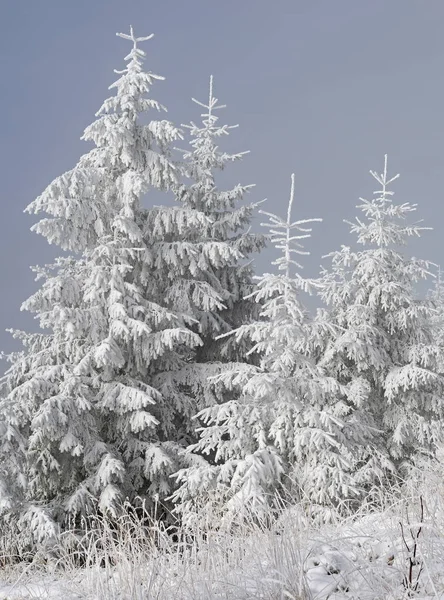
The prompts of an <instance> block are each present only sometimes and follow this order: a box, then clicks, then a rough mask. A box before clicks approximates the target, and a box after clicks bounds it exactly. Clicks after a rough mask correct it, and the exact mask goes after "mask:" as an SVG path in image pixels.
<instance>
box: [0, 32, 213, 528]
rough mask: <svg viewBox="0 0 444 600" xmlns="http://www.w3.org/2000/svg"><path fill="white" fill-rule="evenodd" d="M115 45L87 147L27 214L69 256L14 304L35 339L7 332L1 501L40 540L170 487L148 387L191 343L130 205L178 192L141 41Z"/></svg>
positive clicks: (168, 135) (140, 212)
mask: <svg viewBox="0 0 444 600" xmlns="http://www.w3.org/2000/svg"><path fill="white" fill-rule="evenodd" d="M118 35H120V37H123V38H125V39H128V40H130V41H131V42H132V49H131V51H130V53H129V54H128V55H127V56H126V59H125V60H126V62H127V66H126V68H125V69H124V70H123V71H119V72H117V73H118V75H119V78H118V80H117V81H116V82H115V83H114V84H113V85H112V86H111V88H112V89H114V90H115V91H116V94H115V95H114V96H112V97H110V98H108V99H107V100H105V102H104V103H103V105H102V107H101V109H100V110H99V112H98V113H97V120H96V121H94V123H93V124H92V125H90V126H89V127H87V128H86V130H85V133H84V136H83V139H85V140H87V141H92V142H93V143H94V148H93V149H92V150H91V151H90V152H88V153H87V154H85V155H84V156H82V157H81V159H80V160H79V163H78V164H77V165H76V166H75V167H74V169H73V170H71V171H68V172H67V173H65V174H63V175H62V176H60V177H58V178H57V179H55V180H54V181H53V182H52V183H51V184H50V185H49V186H48V188H47V189H46V190H45V191H44V192H43V194H42V195H41V196H39V197H38V198H37V199H36V200H35V201H34V202H33V203H32V204H31V205H30V206H29V207H28V209H27V210H28V212H32V213H40V212H44V213H46V214H47V215H49V216H48V217H47V218H44V219H42V220H41V221H39V222H38V223H37V224H36V225H35V226H34V227H33V229H34V230H35V231H37V232H38V233H40V234H42V235H43V236H44V237H46V238H47V240H48V241H49V242H50V243H53V244H57V245H58V246H60V247H61V248H62V249H64V250H67V251H68V252H71V253H73V255H72V256H71V257H69V258H62V259H59V260H57V261H56V263H55V264H54V265H51V266H48V267H45V268H43V269H36V272H37V276H38V278H39V279H43V284H42V286H41V288H40V289H39V290H38V291H37V292H36V293H35V294H34V295H33V296H32V297H31V298H29V299H28V300H27V301H26V302H25V303H24V305H23V308H24V309H26V310H29V311H31V312H33V313H35V314H36V317H37V318H38V319H39V321H40V324H41V327H42V328H43V330H44V332H43V333H40V334H33V335H29V334H26V333H22V332H15V335H16V336H17V337H20V338H21V340H22V342H23V344H24V346H25V351H24V352H23V353H22V354H19V355H15V356H13V357H11V360H12V366H11V367H10V369H9V371H8V372H7V374H6V376H5V377H4V379H3V381H2V410H1V412H2V419H3V420H2V423H1V426H0V427H1V429H2V434H3V435H2V439H1V442H0V444H1V447H0V451H1V456H2V457H6V459H2V461H1V465H2V468H1V473H0V475H1V485H0V502H1V506H2V508H3V509H17V508H18V509H19V511H20V515H21V519H22V521H23V522H31V529H32V530H33V532H34V533H35V535H36V536H37V537H45V536H46V537H47V536H48V535H49V533H51V531H53V533H55V532H56V529H55V525H54V523H55V522H62V523H63V522H64V521H65V520H66V519H67V518H68V517H69V516H72V515H74V516H75V515H82V514H87V513H88V512H89V511H90V510H92V509H93V508H96V507H97V506H98V508H99V509H100V510H101V511H102V512H104V513H105V512H107V513H110V514H116V512H117V510H118V507H119V505H120V503H121V502H122V500H124V499H125V498H126V497H129V498H130V499H133V498H134V497H135V496H136V495H137V494H139V493H143V494H144V495H148V496H150V497H152V496H153V495H154V494H155V493H162V491H163V490H164V488H165V487H166V488H167V489H169V487H168V482H169V477H168V476H169V472H167V473H165V468H166V465H167V466H168V464H169V461H170V459H169V456H168V452H167V449H165V447H164V446H165V444H166V445H168V444H167V442H168V440H165V439H164V436H163V435H162V430H161V429H160V430H159V425H160V423H159V417H158V415H157V414H156V403H158V402H159V400H160V397H161V396H160V393H159V391H158V390H157V389H156V388H155V387H154V386H153V384H152V380H153V376H154V374H155V373H157V372H158V371H159V370H162V371H164V370H166V369H168V368H170V366H171V365H176V364H177V362H180V361H181V360H182V354H183V353H184V351H185V349H187V348H193V347H195V346H198V345H199V344H201V343H202V342H201V340H200V337H199V335H198V333H196V332H195V331H192V330H191V329H190V327H189V324H190V322H191V321H192V319H191V317H190V316H189V315H187V314H184V313H181V312H180V311H172V310H170V309H169V308H168V307H167V306H165V302H164V299H163V297H162V294H161V291H162V290H161V287H160V285H159V281H158V278H156V272H155V271H156V258H157V257H156V255H155V254H154V252H155V251H156V248H155V244H154V240H153V237H152V236H151V232H149V231H147V228H146V222H147V214H146V213H147V211H146V209H144V208H143V207H142V203H141V198H142V196H143V195H144V194H145V193H147V192H148V193H149V192H150V191H151V190H152V189H153V188H155V189H169V188H171V186H172V185H173V184H175V183H176V182H177V170H176V168H175V166H174V164H173V163H172V160H171V157H170V150H169V148H170V145H171V143H172V142H174V141H176V140H177V139H179V138H180V137H181V134H180V132H179V130H178V129H177V128H176V127H174V126H173V125H172V123H170V122H169V121H167V120H160V121H159V120H150V121H148V123H146V124H144V122H146V120H145V121H144V122H142V119H141V116H142V115H144V114H145V113H147V112H148V113H149V112H150V111H151V110H153V109H154V110H155V111H156V112H157V111H161V110H163V107H162V106H161V105H160V104H158V102H157V101H155V100H153V99H151V98H150V97H149V96H148V93H149V90H150V88H151V84H152V83H153V82H154V80H156V79H161V78H160V77H158V76H157V75H154V74H153V73H150V72H145V71H144V70H143V61H144V58H145V53H144V52H143V51H142V50H141V49H140V48H139V45H138V44H139V43H140V42H141V41H143V40H144V38H136V37H135V35H134V33H133V30H132V29H131V32H130V35H123V34H118ZM146 39H148V38H146ZM45 330H48V331H49V332H48V333H46V331H45ZM5 460H6V462H5ZM36 515H38V518H37V517H36ZM36 519H37V520H36ZM42 523H43V525H45V526H43V525H42V526H40V525H41V524H42ZM51 528H53V529H51Z"/></svg>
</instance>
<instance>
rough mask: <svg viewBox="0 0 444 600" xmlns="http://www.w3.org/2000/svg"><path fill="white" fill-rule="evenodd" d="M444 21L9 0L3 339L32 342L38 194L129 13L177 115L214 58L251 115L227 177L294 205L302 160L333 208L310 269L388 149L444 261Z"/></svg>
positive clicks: (190, 5) (70, 160)
mask: <svg viewBox="0 0 444 600" xmlns="http://www.w3.org/2000/svg"><path fill="white" fill-rule="evenodd" d="M443 22H444V2H443V1H442V0H427V1H425V0H390V1H387V0H360V1H359V0H273V2H272V1H271V0H219V1H218V2H216V1H215V0H205V1H203V0H186V1H185V0H161V1H160V2H154V1H148V0H125V1H123V0H75V1H69V0H1V2H0V28H1V35H0V61H1V76H2V83H1V94H0V124H1V125H0V132H1V137H0V157H1V163H0V164H1V213H0V215H1V216H0V281H1V286H0V290H1V300H0V302H1V311H0V349H3V350H5V351H9V350H12V349H16V348H17V345H16V344H15V342H14V341H13V340H11V338H10V335H9V334H7V333H4V329H5V328H7V327H13V328H24V329H30V328H31V329H33V328H34V327H35V323H34V322H33V321H32V318H31V317H30V316H29V315H26V314H24V313H20V310H19V309H20V304H21V302H22V301H23V300H24V299H26V298H27V296H28V295H30V294H31V293H32V292H33V290H34V289H36V284H35V283H34V281H33V274H32V273H31V271H30V270H29V265H32V264H43V263H45V262H48V261H50V260H51V259H52V258H53V256H54V252H56V250H55V249H54V248H51V247H49V246H48V245H47V243H46V241H45V240H44V239H43V238H40V237H39V236H37V235H36V234H33V233H31V232H30V231H29V228H30V226H31V225H32V223H33V222H35V218H32V217H30V216H28V215H24V214H23V209H24V208H25V206H26V205H27V204H29V203H30V202H31V201H32V200H33V199H34V198H35V197H36V196H37V195H38V194H39V193H40V192H41V191H42V190H43V189H44V188H45V187H46V185H48V184H49V183H50V182H51V181H52V179H54V178H55V177H56V176H58V175H60V174H61V173H63V172H64V171H66V170H68V169H70V168H72V167H73V166H74V165H75V163H76V161H77V159H78V158H79V156H80V155H81V154H83V153H84V152H86V151H87V150H88V148H89V146H88V145H86V144H85V143H84V142H81V141H80V140H79V138H80V136H81V134H82V132H83V129H84V128H85V126H87V125H88V124H89V123H90V122H91V121H92V120H94V113H95V112H96V110H97V109H98V108H99V106H100V105H101V103H102V101H103V100H104V99H105V98H106V97H107V96H108V91H107V87H108V85H110V84H111V83H112V82H113V81H114V74H113V71H112V70H113V68H122V65H123V57H124V56H125V55H126V54H127V52H128V50H129V47H128V43H127V42H125V41H124V40H121V39H119V38H117V37H116V36H115V32H116V31H125V32H126V31H127V30H128V29H129V25H130V24H132V25H133V26H134V28H135V31H136V33H137V34H138V35H147V34H149V33H151V32H154V33H155V34H156V35H155V38H154V40H152V41H151V42H148V43H147V44H146V47H145V49H146V50H147V52H148V60H147V63H146V64H147V67H148V68H149V69H151V70H153V71H154V72H156V73H159V74H161V75H164V76H165V77H166V78H167V79H166V81H165V82H160V83H158V84H157V85H156V86H155V87H154V88H153V90H152V92H153V93H152V96H153V97H154V98H156V99H157V100H159V101H161V102H163V103H164V104H165V105H166V106H167V107H168V112H169V118H170V119H171V120H173V121H174V122H176V123H183V122H188V121H189V120H190V119H197V118H198V116H199V111H198V107H196V106H195V105H194V104H193V103H191V101H190V98H191V96H194V97H197V98H198V99H204V98H205V97H206V94H207V87H208V77H209V75H210V74H211V73H213V75H214V77H215V92H216V96H217V97H218V98H219V99H220V100H221V101H223V102H224V103H226V104H227V105H228V108H227V109H226V110H225V111H224V114H223V115H222V113H221V117H223V118H225V119H226V120H227V121H228V122H230V123H239V124H240V128H239V129H238V130H235V131H234V132H233V133H232V136H231V139H230V141H229V144H228V146H227V149H229V150H235V151H241V150H246V149H249V150H251V153H250V154H249V155H248V156H247V157H246V158H245V160H244V161H243V163H242V164H239V165H238V166H236V167H234V168H232V169H231V171H230V172H227V175H226V180H227V181H229V182H231V183H233V184H234V183H237V182H238V181H239V180H240V181H242V182H243V183H256V184H257V185H256V188H255V189H254V191H253V193H252V195H251V198H252V199H257V200H260V199H262V198H268V199H269V203H268V204H267V206H266V207H264V208H265V209H266V210H267V209H268V210H271V211H272V212H282V213H283V212H284V211H285V207H286V203H287V199H288V192H289V186H290V173H291V172H292V171H294V172H295V173H296V190H297V192H296V193H297V201H296V210H297V216H299V217H300V218H305V217H308V216H313V217H317V216H321V217H323V218H324V222H323V223H322V224H321V225H318V226H317V227H316V230H315V232H314V236H313V239H312V241H311V243H310V245H309V249H310V250H311V251H312V256H311V257H310V258H309V259H308V260H307V261H306V268H305V273H306V274H307V275H312V276H315V275H317V273H318V270H319V269H318V267H319V265H320V263H321V256H322V255H323V254H326V253H327V252H329V251H332V250H334V249H337V248H338V247H339V246H340V244H343V243H344V244H348V243H351V241H352V238H351V237H350V236H349V235H348V227H347V226H346V225H344V224H343V223H342V219H344V218H348V219H352V218H353V217H354V215H355V214H356V211H355V209H354V206H355V205H356V203H357V199H358V197H359V196H367V197H370V196H371V192H372V191H373V189H374V185H373V181H372V179H371V177H370V176H369V175H368V171H369V169H377V170H380V169H381V168H382V162H383V155H384V153H385V152H387V153H388V154H389V166H391V170H392V172H393V173H395V172H398V171H399V172H401V179H400V180H399V182H397V183H396V184H395V185H396V188H395V189H396V191H397V199H398V200H399V201H401V200H402V201H409V202H417V203H418V204H419V210H418V218H424V220H425V224H426V225H432V226H435V227H436V229H435V230H434V231H432V232H426V233H425V234H424V237H423V238H422V239H421V240H419V241H418V242H416V243H415V244H414V245H413V251H414V253H415V254H417V255H419V256H421V257H422V258H428V259H430V260H432V261H435V262H441V261H443V259H442V241H441V236H442V233H441V221H442V217H443V208H442V196H443V192H444V178H443V177H442V174H441V173H442V167H443V165H444V146H443V140H444V127H443V107H444V76H443V74H442V72H443V69H444V37H443V35H442V24H443ZM224 179H225V178H224ZM295 216H296V215H295ZM270 258H271V253H270V252H266V253H264V255H263V256H261V257H260V259H259V260H258V261H257V264H258V271H259V272H262V271H264V270H268V263H269V260H270ZM323 262H325V261H323ZM443 262H444V261H443ZM1 370H2V365H0V371H1Z"/></svg>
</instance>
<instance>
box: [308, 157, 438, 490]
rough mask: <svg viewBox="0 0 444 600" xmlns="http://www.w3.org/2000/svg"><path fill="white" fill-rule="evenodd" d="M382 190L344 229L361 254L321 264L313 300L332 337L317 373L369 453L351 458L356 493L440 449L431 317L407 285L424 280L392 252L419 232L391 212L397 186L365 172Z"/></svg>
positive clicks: (407, 207) (403, 213)
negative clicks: (337, 388) (369, 438)
mask: <svg viewBox="0 0 444 600" xmlns="http://www.w3.org/2000/svg"><path fill="white" fill-rule="evenodd" d="M371 174H372V176H373V177H374V178H375V179H376V181H377V182H378V183H379V184H380V186H381V189H380V190H378V191H376V192H375V193H374V195H375V198H373V199H372V200H365V199H361V204H360V205H359V206H358V208H359V209H360V210H361V211H362V212H363V215H364V217H360V218H357V219H356V222H354V223H350V225H351V231H352V233H354V234H356V236H357V242H358V244H361V245H363V246H364V249H363V250H360V251H356V252H354V251H352V250H351V249H350V248H349V247H346V246H342V248H341V250H339V251H337V252H333V253H332V254H330V255H329V256H330V258H331V260H332V267H331V270H324V272H323V273H322V277H321V280H320V284H321V286H320V295H321V297H322V298H323V300H324V301H325V303H326V304H327V305H328V307H329V311H330V318H331V322H332V324H334V325H335V326H336V327H338V328H340V331H341V334H340V335H334V336H330V337H329V338H328V339H327V340H326V346H325V351H324V353H323V356H322V358H321V360H320V365H322V367H323V368H324V369H325V370H326V371H327V373H328V374H329V376H330V377H333V378H335V379H336V380H337V381H338V383H339V384H340V385H341V386H344V387H345V388H346V393H345V395H344V397H343V402H344V406H345V407H347V408H346V409H345V414H347V412H348V413H349V417H348V420H349V422H350V427H351V429H350V431H349V433H348V435H352V434H353V432H354V431H355V429H356V427H358V426H359V427H364V428H366V429H367V430H368V431H369V432H370V431H372V432H373V438H374V440H373V444H372V445H371V446H370V447H369V452H368V453H367V454H366V453H365V452H364V453H363V454H362V455H361V456H358V457H357V458H358V459H359V461H358V464H357V469H358V470H357V472H356V476H357V481H358V482H360V484H361V486H362V487H363V488H364V489H365V488H368V487H369V486H370V485H371V484H372V483H378V481H379V482H380V481H381V480H382V479H383V478H384V477H385V476H386V475H389V476H392V475H394V474H395V475H401V476H402V475H404V474H405V471H404V469H403V467H406V466H408V464H409V463H411V460H412V459H414V458H415V456H418V455H419V454H420V453H431V454H433V453H434V450H435V447H436V444H437V443H438V442H439V441H440V440H442V436H443V418H444V379H443V377H442V375H441V373H440V368H439V365H440V360H441V357H442V350H443V348H442V347H440V345H438V344H437V343H436V342H435V341H434V338H433V335H432V331H431V327H432V323H433V320H432V319H433V315H434V310H433V306H432V304H431V303H430V301H428V300H421V299H419V298H418V297H417V294H416V292H415V284H416V282H418V281H419V280H421V279H424V278H426V277H427V275H428V274H429V263H427V262H426V261H423V260H418V259H416V258H409V257H407V256H406V255H405V254H403V253H401V251H400V249H401V248H400V247H401V246H402V245H404V244H406V243H407V240H408V238H409V237H411V236H419V235H420V233H421V230H422V229H424V228H423V227H420V226H419V225H418V223H414V224H412V225H409V224H407V223H406V221H405V220H406V218H407V217H408V216H409V215H410V213H411V212H413V211H415V210H416V205H411V204H409V203H407V202H406V203H403V204H395V203H394V202H393V199H392V196H393V192H392V191H389V189H388V188H389V185H390V184H391V183H392V182H393V181H395V180H396V179H397V178H398V175H396V176H395V177H392V178H389V177H388V175H387V156H386V157H385V162H384V171H383V173H382V174H378V173H376V172H373V171H371Z"/></svg>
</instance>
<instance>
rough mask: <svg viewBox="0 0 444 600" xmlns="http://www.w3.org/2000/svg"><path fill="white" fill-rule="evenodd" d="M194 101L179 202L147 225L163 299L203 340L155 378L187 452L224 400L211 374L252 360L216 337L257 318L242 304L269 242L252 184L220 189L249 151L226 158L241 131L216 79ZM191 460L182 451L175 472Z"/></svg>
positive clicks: (251, 306)
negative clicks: (257, 226) (195, 115)
mask: <svg viewBox="0 0 444 600" xmlns="http://www.w3.org/2000/svg"><path fill="white" fill-rule="evenodd" d="M193 101H194V102H195V103H196V104H197V105H198V106H200V107H201V109H203V113H202V115H201V116H202V123H200V124H195V123H193V122H192V123H191V125H188V126H187V125H183V127H185V128H187V129H188V131H189V134H190V149H189V150H184V151H183V161H182V163H181V167H182V173H183V181H181V182H179V183H177V184H175V185H174V186H173V190H174V194H175V199H176V205H174V206H173V207H170V208H168V207H163V206H160V207H157V208H154V209H153V210H151V211H149V214H148V216H147V221H146V227H147V230H148V231H149V232H151V235H152V236H153V239H154V247H153V252H154V255H155V256H156V260H155V267H156V273H157V278H158V280H159V282H160V283H159V287H160V290H161V296H162V297H163V298H164V299H165V302H166V306H168V307H169V308H170V310H172V311H173V312H181V313H185V314H187V315H190V317H192V319H194V321H193V323H194V325H192V329H193V331H195V332H196V333H198V334H199V336H200V338H201V339H202V345H200V346H196V347H195V348H194V349H189V350H190V352H187V355H186V356H183V357H182V358H183V362H182V364H181V365H180V364H176V365H174V368H169V369H168V370H166V371H164V372H163V373H161V372H159V374H158V375H157V376H156V378H155V383H156V388H158V389H159V390H160V391H161V393H162V398H163V400H162V404H161V406H163V407H164V409H165V414H162V416H161V418H160V419H159V420H160V422H161V426H162V427H163V426H164V425H166V424H168V425H169V427H171V430H172V431H175V432H176V435H177V436H178V438H179V439H180V441H181V444H182V445H183V446H184V447H186V446H188V445H190V444H192V443H193V442H196V441H197V436H196V431H195V430H196V421H195V420H194V418H193V417H194V416H195V415H196V413H197V412H199V411H200V410H202V409H203V408H206V407H207V406H209V405H213V404H215V403H218V402H220V401H221V397H220V395H218V393H217V392H218V390H217V388H215V387H214V386H211V385H210V384H209V382H208V378H209V376H210V375H212V374H213V375H214V374H217V373H219V372H220V371H221V369H223V368H224V365H226V364H227V362H229V361H233V360H247V358H246V353H247V349H246V347H245V344H242V343H239V344H237V343H233V342H234V340H231V339H230V340H229V341H227V339H226V338H224V339H218V336H220V334H224V333H227V332H230V331H232V330H233V329H235V328H237V327H239V326H240V325H241V324H243V323H246V322H250V321H251V320H253V319H254V317H255V315H256V313H257V305H256V303H255V302H253V301H252V300H251V299H248V298H247V299H245V296H248V295H249V294H250V293H251V291H252V289H253V283H252V277H253V273H252V266H251V255H252V254H253V253H255V252H257V251H259V250H261V249H262V247H263V246H264V244H265V236H264V235H262V234H255V233H251V232H250V231H249V226H250V223H251V220H252V217H253V214H254V210H255V208H256V206H257V203H256V204H255V203H246V202H245V195H246V194H247V192H248V191H249V190H250V188H251V187H252V186H250V185H240V184H239V185H236V186H235V187H234V188H232V189H229V190H223V189H219V187H218V181H217V180H218V173H219V172H220V171H221V170H223V169H225V168H226V167H227V165H229V164H230V163H233V162H235V161H238V160H240V159H241V158H242V156H243V155H244V154H245V152H241V153H238V154H229V153H227V152H224V151H223V150H221V149H220V148H219V144H220V140H221V139H223V138H224V137H225V136H226V135H228V134H229V132H230V131H231V129H233V127H237V126H228V125H220V124H219V123H218V117H217V115H216V112H217V111H218V110H219V109H222V108H224V105H222V104H219V102H218V100H217V98H215V96H214V93H213V77H211V78H210V86H209V97H208V101H207V103H202V102H199V101H197V100H194V99H193ZM222 399H223V397H222ZM159 406H160V405H159ZM186 458H187V455H184V454H183V452H182V453H179V455H178V456H177V459H176V461H175V467H176V468H175V470H177V469H178V468H179V466H180V461H183V460H186ZM172 482H173V480H171V483H172Z"/></svg>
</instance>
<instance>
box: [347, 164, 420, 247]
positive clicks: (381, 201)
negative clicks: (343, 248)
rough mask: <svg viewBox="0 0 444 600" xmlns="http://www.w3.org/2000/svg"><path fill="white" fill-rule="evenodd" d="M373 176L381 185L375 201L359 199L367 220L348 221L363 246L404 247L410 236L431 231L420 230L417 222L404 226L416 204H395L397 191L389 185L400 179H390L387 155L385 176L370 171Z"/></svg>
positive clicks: (374, 193) (373, 199)
mask: <svg viewBox="0 0 444 600" xmlns="http://www.w3.org/2000/svg"><path fill="white" fill-rule="evenodd" d="M370 174H371V176H372V177H373V178H374V179H376V181H377V182H378V183H379V184H380V185H381V189H378V190H376V191H375V192H373V196H375V197H374V198H372V199H371V200H366V199H365V198H359V200H360V201H361V202H362V204H358V206H357V208H359V209H360V210H362V212H363V213H364V215H365V217H366V221H364V220H361V219H360V218H358V217H356V222H350V221H347V220H346V221H345V223H348V224H349V225H351V231H352V232H353V233H356V234H357V236H358V243H359V244H363V245H369V244H371V245H376V246H378V247H379V248H388V247H393V248H396V247H397V246H401V245H404V244H405V243H406V240H407V238H408V237H410V236H420V235H421V231H423V230H425V229H430V228H429V227H420V226H419V223H421V221H417V222H416V223H413V224H411V225H408V224H405V218H406V216H407V215H408V213H411V212H414V211H416V207H417V205H416V204H410V203H409V202H404V203H402V204H395V203H393V200H392V197H393V195H394V192H393V191H391V190H389V189H388V186H389V185H390V184H391V183H393V182H394V181H396V180H397V179H398V178H399V174H397V175H395V176H393V177H389V176H388V175H387V154H386V155H385V156H384V170H383V172H382V173H377V172H376V171H370Z"/></svg>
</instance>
